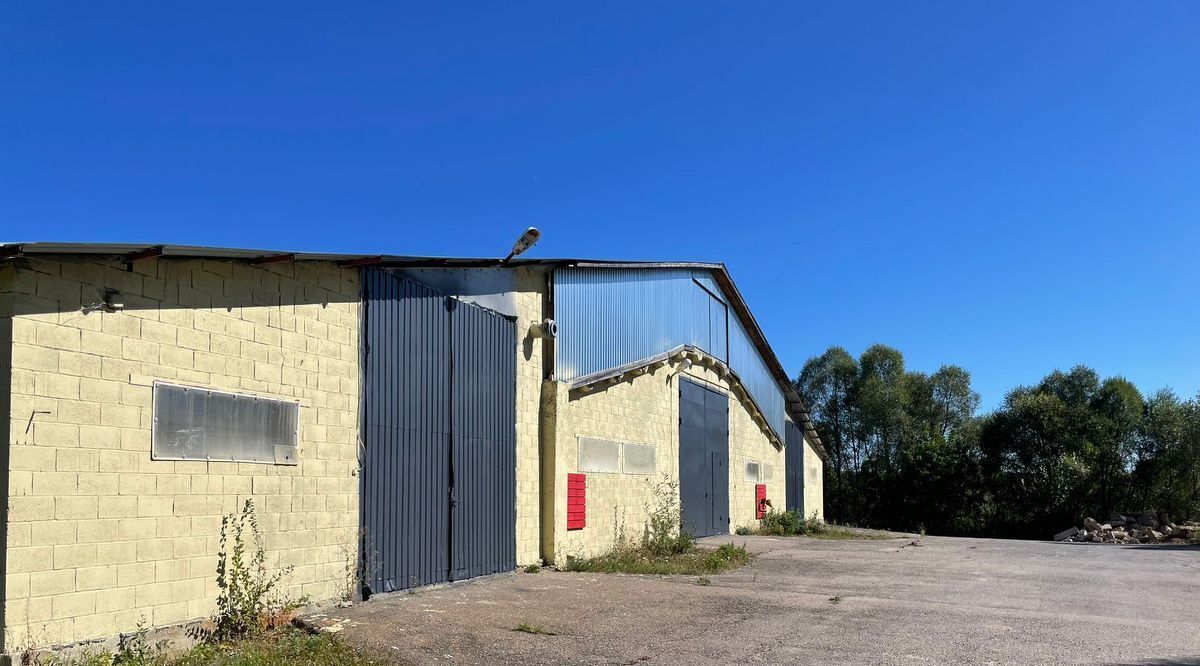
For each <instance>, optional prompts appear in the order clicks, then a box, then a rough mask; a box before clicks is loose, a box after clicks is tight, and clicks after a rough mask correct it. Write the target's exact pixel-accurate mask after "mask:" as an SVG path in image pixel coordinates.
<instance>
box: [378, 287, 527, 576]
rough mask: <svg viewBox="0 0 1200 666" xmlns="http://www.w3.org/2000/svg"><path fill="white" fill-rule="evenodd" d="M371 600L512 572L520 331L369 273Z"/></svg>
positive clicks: (462, 305) (453, 302)
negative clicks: (373, 595)
mask: <svg viewBox="0 0 1200 666" xmlns="http://www.w3.org/2000/svg"><path fill="white" fill-rule="evenodd" d="M363 292H364V293H363V301H364V310H363V317H364V324H363V329H364V332H363V341H364V354H365V361H364V367H363V370H364V395H363V399H364V410H363V420H364V423H363V446H364V448H365V452H364V454H363V471H362V486H361V493H362V494H361V506H362V510H361V511H362V545H361V548H362V551H361V554H362V558H361V561H362V567H363V572H364V586H365V588H366V589H365V590H364V592H365V593H367V594H371V593H378V592H391V591H395V590H402V589H406V588H411V587H417V586H421V585H429V584H432V583H438V582H444V581H446V580H455V579H459V578H466V577H470V576H476V575H480V574H484V573H493V572H498V571H503V570H510V569H513V568H515V566H516V516H515V512H516V490H515V489H516V464H515V430H516V405H515V395H516V342H515V325H514V323H513V322H512V321H511V320H509V319H507V318H505V317H503V316H502V315H498V314H496V313H493V312H491V311H488V310H484V309H482V308H479V307H476V306H474V305H470V304H468V303H462V302H459V301H457V300H455V299H452V298H448V297H446V296H444V295H442V294H440V293H438V292H436V291H434V290H432V289H430V288H428V287H425V286H424V285H421V284H418V283H416V282H414V281H412V280H409V279H407V278H404V277H401V276H397V275H394V274H391V273H388V272H386V271H383V270H379V269H365V270H364V271H363Z"/></svg>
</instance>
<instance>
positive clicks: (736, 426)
mask: <svg viewBox="0 0 1200 666" xmlns="http://www.w3.org/2000/svg"><path fill="white" fill-rule="evenodd" d="M771 441H772V440H771V438H769V437H768V436H767V435H766V433H764V432H763V430H762V428H760V427H759V426H758V424H757V423H755V422H754V419H753V417H751V415H750V412H749V411H747V409H746V408H745V406H743V405H742V403H741V402H740V401H739V400H738V398H737V397H736V395H730V396H729V476H730V478H729V522H730V531H731V532H732V531H733V530H734V529H736V528H738V527H743V526H745V527H752V526H755V525H757V523H758V521H757V519H756V518H755V509H756V508H757V507H756V501H757V500H756V499H755V493H754V486H755V485H756V484H759V483H764V484H766V486H767V499H769V500H771V503H772V504H773V505H774V507H775V509H776V510H777V511H783V510H784V508H785V506H784V505H785V504H786V500H787V486H786V479H787V468H786V466H785V461H784V457H785V453H784V448H783V447H782V446H780V447H778V448H777V447H776V446H775V445H774V444H772V443H771ZM749 462H756V463H758V465H759V470H760V476H761V479H760V480H758V481H755V480H750V479H747V478H746V463H749Z"/></svg>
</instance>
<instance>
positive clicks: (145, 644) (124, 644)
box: [112, 618, 169, 666]
mask: <svg viewBox="0 0 1200 666" xmlns="http://www.w3.org/2000/svg"><path fill="white" fill-rule="evenodd" d="M149 633H150V632H149V629H148V628H147V627H146V619H145V618H142V619H140V620H138V624H137V631H135V632H133V633H132V634H125V635H123V636H121V638H120V641H119V642H118V643H117V653H116V654H115V655H113V657H112V666H153V665H154V664H157V663H161V661H162V657H161V655H162V654H163V653H164V652H166V650H167V646H168V645H169V641H165V640H162V641H158V642H157V643H155V644H154V645H153V646H152V645H150V641H149V640H148V639H147V636H148V635H149Z"/></svg>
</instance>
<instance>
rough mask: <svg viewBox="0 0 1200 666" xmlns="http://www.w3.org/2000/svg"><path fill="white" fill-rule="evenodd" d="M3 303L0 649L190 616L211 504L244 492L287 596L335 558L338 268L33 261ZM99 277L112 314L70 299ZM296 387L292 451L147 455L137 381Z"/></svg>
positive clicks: (353, 468) (346, 545)
mask: <svg viewBox="0 0 1200 666" xmlns="http://www.w3.org/2000/svg"><path fill="white" fill-rule="evenodd" d="M5 271H6V272H5V273H4V274H3V275H4V279H5V281H6V282H7V289H8V292H9V294H8V295H7V296H6V297H5V300H6V301H7V304H8V307H11V310H12V312H11V314H12V338H13V342H12V373H11V393H12V400H11V408H10V414H9V418H10V422H9V425H10V436H9V444H10V449H9V456H10V458H9V463H10V472H9V479H8V481H9V490H8V503H9V515H8V520H9V524H8V547H7V552H6V553H5V555H6V570H5V576H6V583H7V598H6V599H5V622H6V625H7V626H6V631H5V633H6V639H7V640H6V642H5V648H6V649H7V650H9V651H12V650H14V649H19V648H20V647H21V646H24V645H45V644H50V643H65V642H72V641H78V640H83V639H89V638H98V637H106V636H110V635H113V634H115V633H118V632H122V631H130V630H132V629H134V628H135V627H136V626H137V624H138V622H139V621H144V622H145V623H146V624H148V625H150V626H161V625H169V624H175V623H179V622H182V621H186V620H189V619H194V618H200V617H204V616H206V615H208V614H209V613H210V612H211V610H212V608H213V605H214V600H215V597H216V595H217V588H216V584H215V567H216V563H217V561H216V553H217V550H218V534H219V528H220V523H221V516H222V515H223V514H226V513H229V512H232V511H234V510H235V509H237V508H238V507H240V505H241V504H242V502H243V500H245V499H246V498H254V500H255V502H256V505H257V508H258V520H259V523H260V525H261V526H262V529H263V532H264V537H265V545H266V548H267V550H268V552H269V561H270V563H271V564H272V565H276V566H287V565H294V566H295V571H294V572H293V573H292V574H291V575H290V576H288V578H287V579H286V585H287V591H288V592H290V593H291V594H292V595H296V596H299V595H302V594H303V595H308V596H309V597H311V598H312V599H314V600H320V599H328V598H333V597H337V596H339V595H341V594H342V593H343V591H344V590H345V589H346V588H347V586H348V580H347V578H348V576H347V571H346V566H347V563H348V562H353V558H354V557H355V542H356V534H357V529H356V528H357V523H358V478H357V462H356V447H357V445H356V442H357V439H358V401H359V398H358V396H359V362H358V346H359V345H358V342H359V305H358V303H359V284H358V273H357V272H356V271H353V270H343V269H340V268H337V267H336V266H334V265H333V264H329V263H299V264H293V263H290V262H282V263H278V264H269V265H265V266H262V267H253V266H249V265H247V264H244V263H236V262H228V261H200V260H187V261H184V260H157V259H147V260H143V261H139V262H137V263H135V264H133V270H132V271H129V270H126V267H125V264H124V263H122V262H118V261H115V260H94V259H82V258H81V259H79V260H63V261H46V260H40V259H23V260H21V263H20V264H19V265H18V267H17V268H11V269H9V268H6V269H5ZM104 288H112V289H118V290H120V291H121V300H122V301H124V303H125V309H124V310H123V311H120V312H113V313H106V312H98V311H93V312H88V313H84V311H83V309H87V308H88V306H90V305H93V304H96V303H98V302H99V301H100V300H101V298H102V294H103V290H104ZM156 379H161V380H169V381H172V382H176V383H181V384H187V385H193V386H200V387H211V388H217V389H224V390H232V391H238V392H245V393H251V394H256V395H262V396H268V397H277V398H284V399H289V400H299V401H300V404H301V408H300V421H301V425H300V464H299V465H297V466H278V465H270V464H251V463H231V462H203V461H187V462H172V461H155V460H151V455H150V453H151V452H150V446H151V444H150V432H151V418H152V409H151V395H152V389H151V383H152V382H153V381H154V380H156Z"/></svg>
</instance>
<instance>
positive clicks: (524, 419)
mask: <svg viewBox="0 0 1200 666" xmlns="http://www.w3.org/2000/svg"><path fill="white" fill-rule="evenodd" d="M516 284H517V293H516V299H517V335H516V338H517V350H516V354H517V451H516V457H517V499H516V501H517V565H518V566H525V565H527V564H533V563H535V562H537V561H538V560H539V559H540V556H541V541H540V538H541V537H540V532H539V529H540V520H541V519H540V515H541V513H540V512H541V508H540V505H539V502H540V497H541V478H540V466H539V455H540V454H539V437H540V435H539V427H540V421H539V419H540V414H541V410H540V404H541V386H542V357H543V353H542V341H541V340H539V339H537V338H534V337H533V336H532V335H530V334H529V327H530V326H531V325H533V324H535V323H538V322H541V321H542V319H543V318H544V315H543V314H542V311H543V305H542V304H543V294H544V292H545V289H546V274H545V273H543V272H541V271H535V270H531V269H528V268H520V269H517V271H516Z"/></svg>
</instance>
